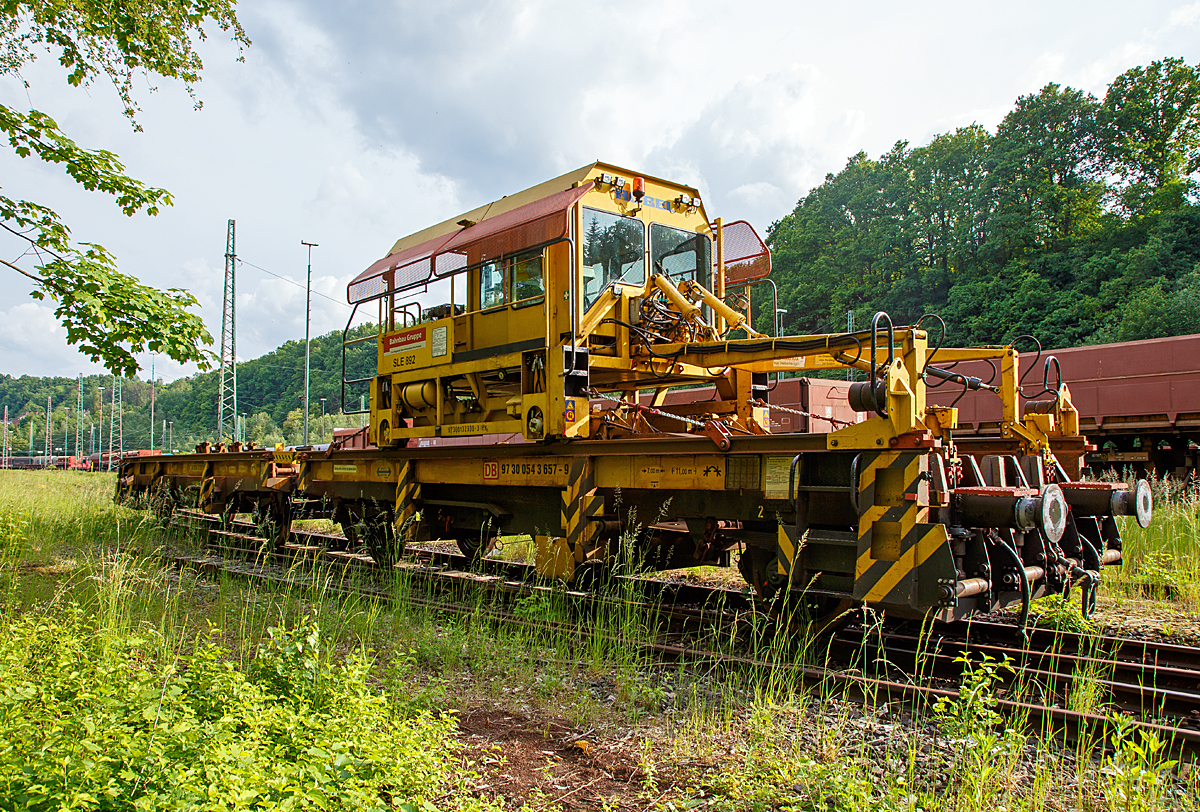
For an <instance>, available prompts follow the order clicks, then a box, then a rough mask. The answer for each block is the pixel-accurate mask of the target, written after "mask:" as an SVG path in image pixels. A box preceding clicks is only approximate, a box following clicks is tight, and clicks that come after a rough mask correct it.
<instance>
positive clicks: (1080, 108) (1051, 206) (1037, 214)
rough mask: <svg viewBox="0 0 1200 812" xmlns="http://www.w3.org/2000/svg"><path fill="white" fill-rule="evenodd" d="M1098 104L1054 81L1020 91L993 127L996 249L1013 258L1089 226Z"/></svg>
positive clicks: (1094, 200)
mask: <svg viewBox="0 0 1200 812" xmlns="http://www.w3.org/2000/svg"><path fill="white" fill-rule="evenodd" d="M1099 108H1100V104H1099V102H1098V101H1096V98H1095V97H1094V96H1092V95H1091V94H1090V93H1084V92H1083V91H1081V90H1075V89H1074V88H1069V87H1067V88H1060V87H1059V86H1058V85H1057V84H1054V83H1053V82H1052V83H1050V84H1048V85H1046V86H1045V87H1044V88H1042V90H1041V91H1040V92H1039V93H1036V94H1030V95H1028V96H1021V97H1020V98H1019V99H1017V103H1016V106H1015V107H1014V108H1013V110H1012V111H1011V112H1010V113H1009V114H1008V115H1007V116H1005V117H1004V121H1002V122H1001V123H1000V126H999V128H997V131H996V137H995V139H994V141H993V149H992V154H993V156H994V160H995V163H994V168H993V169H992V177H993V181H994V182H995V183H996V185H997V192H998V204H999V209H998V212H997V219H996V225H997V237H998V239H999V245H998V247H999V248H1000V249H1001V250H1002V251H1003V252H1004V253H1005V254H1006V255H1007V256H1013V255H1016V254H1019V253H1021V252H1022V251H1025V250H1029V249H1037V248H1042V247H1057V246H1059V245H1062V244H1063V242H1064V241H1066V240H1068V239H1070V238H1072V237H1075V236H1078V235H1081V234H1085V233H1087V232H1089V231H1091V230H1093V229H1094V227H1095V226H1096V224H1097V222H1098V220H1099V217H1100V214H1101V212H1102V209H1101V203H1102V201H1103V197H1104V193H1105V186H1104V183H1103V181H1102V180H1101V173H1100V163H1101V155H1102V152H1101V141H1100V139H1099V136H1098V133H1097V123H1096V117H1097V113H1098V111H1099Z"/></svg>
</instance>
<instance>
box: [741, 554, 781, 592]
mask: <svg viewBox="0 0 1200 812" xmlns="http://www.w3.org/2000/svg"><path fill="white" fill-rule="evenodd" d="M738 571H739V572H740V573H741V574H742V578H744V579H745V580H746V583H748V584H749V585H750V586H751V587H753V588H754V592H755V594H756V595H758V597H759V598H761V599H762V600H763V601H764V602H766V603H769V604H772V605H773V604H774V603H775V600H776V598H778V597H779V591H780V587H782V586H785V585H786V584H787V576H781V575H780V574H779V570H778V567H777V566H776V556H775V552H774V551H773V550H768V549H765V548H763V547H751V546H747V547H746V549H745V551H743V552H742V555H741V556H740V557H739V558H738Z"/></svg>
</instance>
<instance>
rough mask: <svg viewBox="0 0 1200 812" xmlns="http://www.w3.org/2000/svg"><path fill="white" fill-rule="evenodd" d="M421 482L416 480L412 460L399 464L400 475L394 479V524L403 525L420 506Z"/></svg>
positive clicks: (415, 469) (415, 471)
mask: <svg viewBox="0 0 1200 812" xmlns="http://www.w3.org/2000/svg"><path fill="white" fill-rule="evenodd" d="M420 501H421V483H420V482H418V481H417V467H416V466H415V465H413V462H412V460H404V462H402V463H401V464H400V475H399V478H398V479H397V480H396V526H397V527H403V526H404V522H406V521H407V520H408V519H409V517H411V516H412V515H413V514H414V513H416V512H417V510H418V509H419V507H420Z"/></svg>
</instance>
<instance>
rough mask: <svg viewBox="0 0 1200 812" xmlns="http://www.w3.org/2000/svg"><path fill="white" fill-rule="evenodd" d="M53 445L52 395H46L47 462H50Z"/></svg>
mask: <svg viewBox="0 0 1200 812" xmlns="http://www.w3.org/2000/svg"><path fill="white" fill-rule="evenodd" d="M51 445H52V443H51V441H50V396H49V395H46V451H45V456H46V457H47V460H46V461H47V462H49V457H50V446H51Z"/></svg>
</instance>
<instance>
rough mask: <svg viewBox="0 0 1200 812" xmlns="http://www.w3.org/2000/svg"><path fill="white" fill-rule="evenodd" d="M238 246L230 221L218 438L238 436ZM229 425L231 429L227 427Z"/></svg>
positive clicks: (226, 253) (226, 244)
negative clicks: (236, 319)
mask: <svg viewBox="0 0 1200 812" xmlns="http://www.w3.org/2000/svg"><path fill="white" fill-rule="evenodd" d="M236 266H237V247H236V243H235V222H234V221H233V220H230V221H229V230H228V232H227V233H226V236H225V307H224V310H223V311H222V313H221V385H220V388H219V389H218V390H217V441H218V442H221V441H223V440H225V439H226V438H227V437H228V438H229V439H230V440H236V439H237V340H236V332H237V331H236V330H235V328H234V316H235V310H234V306H235V304H236V301H235V298H236V297H235V294H236V288H235V284H234V282H235V268H236ZM227 429H228V430H227Z"/></svg>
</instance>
